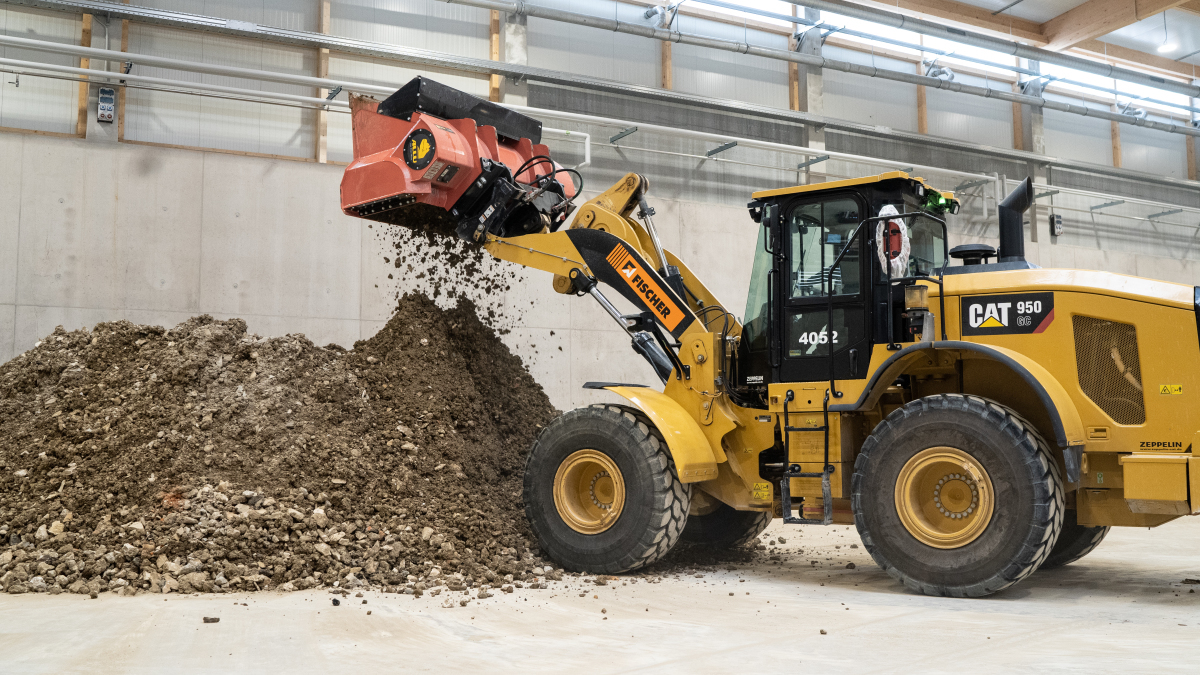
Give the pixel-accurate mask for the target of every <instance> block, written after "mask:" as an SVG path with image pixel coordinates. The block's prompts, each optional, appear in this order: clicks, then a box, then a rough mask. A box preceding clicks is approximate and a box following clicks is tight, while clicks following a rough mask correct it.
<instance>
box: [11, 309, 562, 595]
mask: <svg viewBox="0 0 1200 675" xmlns="http://www.w3.org/2000/svg"><path fill="white" fill-rule="evenodd" d="M422 343H424V344H422ZM556 414H557V413H556V412H555V411H554V409H553V408H552V406H551V405H550V403H549V401H548V400H547V398H546V396H545V394H544V393H543V392H542V390H541V388H540V387H539V386H538V385H537V383H536V382H534V380H533V379H532V377H531V376H530V375H529V373H528V372H527V371H526V370H525V368H524V367H523V366H522V364H521V362H520V360H519V359H518V358H517V357H515V356H514V355H513V354H512V353H510V352H509V350H508V349H507V348H506V347H505V346H504V345H503V343H501V342H500V341H499V339H498V338H497V336H496V333H495V331H494V330H493V329H491V328H489V327H488V326H487V325H485V324H484V323H483V322H482V321H481V320H480V319H479V318H478V316H477V313H476V310H475V308H474V307H473V306H472V305H471V304H470V302H469V301H466V300H460V302H459V305H458V307H457V308H455V309H451V310H444V309H440V308H438V307H437V306H436V305H434V303H433V302H432V301H431V300H429V299H428V298H426V297H423V296H405V297H404V298H403V299H402V300H401V301H400V303H399V306H398V309H397V313H396V315H395V316H394V317H393V318H392V320H391V321H389V322H388V324H387V325H386V326H385V327H384V328H383V329H382V330H380V332H379V333H378V334H377V335H375V336H374V337H372V338H371V339H369V340H366V341H361V342H358V343H356V344H355V345H354V349H353V350H350V351H346V350H344V349H341V348H340V347H337V346H329V347H324V348H322V347H318V346H316V345H313V344H312V343H311V342H310V341H309V340H307V339H306V338H305V337H304V336H302V335H288V336H284V337H278V338H262V337H259V336H256V335H251V334H248V333H247V331H246V324H245V323H244V322H243V321H241V320H238V319H231V320H227V321H217V320H214V319H212V318H211V317H207V316H201V317H196V318H194V319H191V320H189V321H186V322H184V323H182V324H180V325H178V326H176V327H174V328H171V329H169V330H167V329H163V328H160V327H153V326H138V325H134V324H131V323H129V322H125V321H118V322H113V323H103V324H99V325H97V326H96V327H95V329H94V330H91V331H88V330H79V331H71V332H68V331H65V330H63V329H62V328H58V329H56V330H55V331H54V333H53V334H51V335H49V336H47V337H46V338H45V339H44V340H42V341H41V342H40V343H38V345H37V346H36V347H35V348H34V349H32V350H30V351H29V352H26V353H25V354H22V355H21V356H19V357H17V358H16V359H14V360H12V361H10V362H8V363H6V364H4V365H3V366H0V589H3V591H4V592H9V593H23V592H62V591H66V592H71V593H79V594H87V595H91V596H95V595H96V594H98V593H100V592H104V591H116V592H118V593H121V594H133V593H141V592H155V593H191V592H202V593H208V592H213V593H221V592H230V591H255V590H282V591H290V590H299V589H306V588H313V587H320V586H323V587H338V588H348V589H357V588H361V587H371V588H376V589H384V590H390V591H393V592H401V593H406V594H410V595H417V596H419V595H421V594H422V593H423V592H425V591H426V590H428V589H431V588H435V587H442V586H445V587H447V588H456V589H459V588H461V589H463V592H471V591H477V590H478V589H482V588H483V587H484V586H485V585H487V586H491V587H496V586H499V585H500V584H513V583H514V581H515V582H523V583H535V584H536V583H540V581H544V579H545V578H547V577H550V578H554V576H555V575H558V576H559V578H561V574H562V572H561V570H554V569H553V568H550V567H548V566H546V565H545V562H544V561H543V560H541V559H540V558H539V557H538V556H537V548H536V545H535V544H534V542H533V539H532V536H531V533H530V532H529V530H528V525H527V524H526V520H525V516H524V512H523V509H522V505H521V502H520V490H521V469H522V467H523V463H524V452H525V451H526V449H527V448H528V447H529V444H530V443H531V441H532V439H533V437H534V436H535V435H536V433H537V432H538V429H539V428H541V427H542V426H544V425H545V424H546V423H547V422H549V421H550V420H551V419H552V418H553V417H554V416H555V415H556ZM439 466H440V467H442V470H438V469H437V467H439ZM447 467H448V468H449V470H446V469H447ZM539 577H540V578H541V579H540V580H539ZM508 592H511V587H510V588H509V591H508Z"/></svg>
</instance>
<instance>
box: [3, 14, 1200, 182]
mask: <svg viewBox="0 0 1200 675" xmlns="http://www.w3.org/2000/svg"><path fill="white" fill-rule="evenodd" d="M2 1H3V2H6V3H8V4H18V5H27V6H34V7H40V8H44V9H52V10H58V11H64V12H72V13H77V12H80V11H83V12H90V13H100V14H107V15H109V16H111V17H115V18H120V19H129V20H132V21H136V22H138V23H143V24H151V25H159V26H168V27H174V28H185V29H190V30H202V31H205V32H211V33H217V34H223V35H232V36H236V37H241V38H246V39H252V40H261V41H267V42H272V43H276V44H287V45H298V46H303V47H309V48H326V49H330V50H333V51H337V52H341V53H344V54H359V55H364V56H369V57H373V58H383V59H389V60H395V61H400V62H404V63H408V64H415V65H420V66H427V67H433V68H440V69H450V70H454V71H458V72H467V73H477V74H480V75H491V74H496V75H503V76H505V77H510V78H513V79H517V80H531V81H536V82H541V83H544V84H550V85H556V86H561V87H567V88H572V89H585V90H589V91H596V92H604V93H607V94H615V95H619V96H629V97H635V98H638V99H641V100H646V101H657V102H662V103H667V104H671V105H680V106H691V107H695V108H699V109H701V110H709V111H716V112H721V113H725V114H734V115H743V116H745V115H748V116H753V117H757V118H760V119H769V120H775V121H779V122H785V123H790V124H798V125H803V126H816V127H820V128H828V129H831V130H835V131H840V132H845V133H850V134H856V135H860V136H866V137H873V138H884V139H890V140H897V141H901V142H905V143H913V144H917V145H920V146H925V147H938V148H943V149H947V150H953V151H957V152H970V153H973V154H977V155H982V156H986V157H993V158H997V159H1001V160H1005V161H1014V162H1022V163H1030V164H1036V165H1044V166H1053V167H1060V168H1064V169H1070V170H1073V171H1083V172H1087V173H1092V174H1099V175H1106V176H1113V177H1116V178H1124V179H1129V180H1136V181H1141V182H1147V183H1153V184H1158V185H1163V186H1170V187H1182V188H1187V189H1195V187H1196V184H1195V182H1193V181H1186V180H1182V179H1176V178H1169V177H1166V176H1159V175H1155V174H1148V173H1142V172H1136V171H1130V170H1127V169H1121V168H1116V167H1111V166H1104V165H1100V164H1090V163H1087V162H1080V161H1077V160H1071V159H1066V158H1061V157H1053V156H1047V155H1039V154H1036V153H1033V152H1027V151H1022V150H1011V149H1005V148H998V147H994V146H989V145H982V144H979V143H971V142H969V141H961V140H955V139H949V138H940V137H937V136H928V135H923V134H918V133H915V132H907V131H902V130H896V129H891V128H888V127H883V126H879V125H873V124H861V123H858V122H851V121H848V120H842V119H836V118H828V117H822V116H819V115H812V114H809V113H806V112H800V111H795V110H787V109H785V108H777V107H773V106H766V105H759V104H754V103H748V102H746V101H736V100H732V99H723V98H716V97H712V96H700V95H695V94H687V93H681V92H677V91H670V90H665V89H659V88H657V87H647V86H642V85H636V84H631V83H628V82H618V81H615V80H607V79H603V78H598V77H590V76H586V75H577V74H574V73H565V72H562V71H557V70H550V69H546V68H536V67H532V66H524V65H518V64H511V63H505V62H502V61H491V60H488V59H474V58H469V57H465V56H458V55H455V54H446V53H442V52H435V51H431V50H426V49H416V48H413V47H405V46H401V45H395V44H387V43H380V42H370V41H366V40H359V39H355V38H345V37H340V36H336V35H328V34H323V33H314V32H309V31H298V30H290V29H284V28H275V27H272V26H263V25H259V24H255V23H250V22H246V21H235V20H232V19H223V18H216V17H207V16H202V15H197V14H188V13H185V12H178V11H173V10H162V9H150V8H146V7H139V6H136V5H125V4H121V5H117V4H114V3H109V2H99V1H97V0H2ZM5 39H11V38H7V37H6V36H0V41H3V40H5ZM34 42H39V43H41V44H42V46H39V47H37V48H38V49H41V50H43V51H52V52H59V53H71V52H65V51H63V49H64V48H69V47H71V45H63V44H60V43H51V42H41V41H34ZM129 56H130V54H129V53H121V56H120V57H119V58H122V59H125V58H127V57H129Z"/></svg>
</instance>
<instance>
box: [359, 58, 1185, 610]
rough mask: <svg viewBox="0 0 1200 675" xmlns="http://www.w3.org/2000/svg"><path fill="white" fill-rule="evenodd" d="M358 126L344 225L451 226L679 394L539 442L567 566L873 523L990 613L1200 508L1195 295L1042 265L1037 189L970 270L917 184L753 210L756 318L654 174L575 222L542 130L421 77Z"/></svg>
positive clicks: (865, 182)
mask: <svg viewBox="0 0 1200 675" xmlns="http://www.w3.org/2000/svg"><path fill="white" fill-rule="evenodd" d="M353 127H354V161H353V163H351V164H350V165H349V166H348V167H347V168H346V171H345V176H344V178H343V182H342V207H343V209H344V210H345V212H346V213H348V214H351V215H355V216H359V217H363V218H368V219H372V220H376V221H381V222H385V223H399V224H412V223H413V222H414V220H413V214H414V213H417V214H419V213H420V212H419V211H414V209H420V208H424V209H436V210H437V211H436V212H437V214H439V215H440V216H441V217H442V218H443V219H445V220H448V221H449V222H450V229H453V230H455V231H456V232H457V234H458V235H459V236H461V237H462V238H463V239H466V240H467V241H470V242H473V243H475V244H477V245H480V246H482V247H483V248H485V249H486V250H487V251H488V252H489V253H491V254H492V255H494V256H495V257H497V258H500V259H503V260H508V261H512V262H515V263H518V264H521V265H526V266H529V267H533V268H537V269H540V270H545V271H547V272H551V273H552V274H553V275H554V277H553V286H554V289H555V290H556V291H558V292H560V293H566V294H574V295H579V296H585V295H586V296H590V297H591V298H592V299H593V300H594V301H596V302H598V303H599V304H600V306H601V307H602V308H603V309H604V310H605V311H606V312H607V313H608V314H610V315H611V316H612V318H613V320H614V321H616V322H617V324H618V325H620V326H621V327H622V328H623V329H624V330H625V331H626V332H627V333H628V335H629V338H630V340H631V343H632V348H633V350H634V351H635V352H636V353H638V354H640V355H641V356H642V357H643V358H645V359H646V360H647V361H648V362H649V363H650V365H651V366H652V367H653V369H654V370H655V372H657V374H658V376H659V378H660V380H661V385H662V386H661V387H659V386H655V387H650V386H645V385H644V384H640V383H637V384H621V383H612V382H591V383H587V384H584V385H583V386H585V387H593V388H602V389H606V390H608V391H610V392H612V393H613V394H615V395H616V396H617V397H619V398H621V399H623V401H624V402H623V403H622V404H620V405H602V406H594V407H589V408H583V409H579V410H574V411H571V412H568V413H566V414H564V415H562V416H561V417H559V418H558V419H556V420H555V421H554V422H553V423H552V424H550V425H549V426H547V427H546V428H545V429H544V430H543V431H542V433H541V434H540V435H539V436H538V438H537V440H536V441H535V443H534V444H533V446H532V448H530V451H529V457H528V462H527V465H526V473H525V483H524V485H525V491H524V499H525V504H526V509H527V513H528V516H529V520H530V522H531V524H532V527H533V530H534V532H535V533H536V535H537V537H538V540H539V543H540V545H541V547H542V549H543V550H544V551H545V553H546V554H547V555H548V556H549V557H551V558H552V559H554V560H555V561H557V562H558V563H559V564H561V565H562V566H563V567H565V568H568V569H572V570H581V571H588V572H594V573H618V572H624V571H628V570H633V569H637V568H638V567H641V566H643V565H646V564H648V563H651V562H654V561H655V560H658V559H659V558H660V557H662V556H663V555H664V554H665V553H667V551H669V550H670V549H671V548H672V547H673V546H675V545H676V544H677V543H679V542H680V541H684V542H688V543H691V544H695V545H704V546H712V547H729V546H736V545H739V544H742V543H745V542H747V541H749V540H750V539H752V538H754V537H756V536H757V535H758V534H759V533H761V532H762V530H763V529H764V528H765V527H766V526H767V525H768V523H769V522H770V521H771V519H772V518H782V519H783V520H784V522H785V523H795V524H826V525H828V524H830V523H851V522H852V523H853V524H854V525H855V526H856V527H857V529H858V532H859V534H860V535H861V537H862V541H863V543H864V545H865V546H866V549H867V550H868V551H869V552H870V554H871V556H872V557H873V558H874V560H875V561H876V562H877V563H878V564H879V566H880V567H882V568H883V569H884V570H886V571H887V572H888V573H889V574H890V575H892V576H893V577H895V578H896V579H897V580H899V581H901V582H903V583H904V584H905V585H906V586H908V587H909V588H912V589H914V590H918V591H921V592H924V593H928V594H932V595H950V596H983V595H987V594H990V593H994V592H996V591H999V590H1001V589H1003V588H1006V587H1008V586H1010V585H1012V584H1014V583H1016V582H1017V581H1020V580H1021V579H1022V578H1024V577H1026V576H1028V575H1029V574H1031V573H1033V572H1034V571H1035V570H1037V569H1038V568H1039V567H1049V566H1059V565H1065V564H1067V563H1070V562H1072V561H1075V560H1078V559H1079V558H1080V557H1082V556H1084V555H1086V554H1087V553H1088V552H1090V551H1091V550H1093V549H1094V548H1095V547H1096V546H1097V545H1098V544H1099V543H1100V542H1101V540H1102V539H1103V538H1104V536H1105V534H1106V533H1107V532H1108V530H1109V528H1110V527H1112V526H1138V527H1154V526H1157V525H1161V524H1163V523H1165V522H1167V521H1169V520H1173V519H1175V518H1178V517H1180V516H1184V515H1189V514H1192V513H1194V512H1197V511H1200V456H1197V454H1196V451H1195V443H1196V441H1197V440H1198V439H1200V405H1198V401H1197V399H1198V398H1200V340H1198V335H1197V320H1198V314H1197V310H1198V308H1200V291H1198V290H1197V289H1195V288H1193V287H1191V286H1183V285H1180V284H1173V283H1165V282H1161V281H1152V280H1148V279H1140V278H1134V277H1128V276H1121V275H1117V274H1110V273H1106V272H1095V271H1082V270H1061V269H1040V268H1038V267H1037V266H1035V265H1032V264H1030V263H1028V262H1026V260H1025V258H1024V243H1023V241H1024V239H1023V223H1022V213H1023V212H1024V211H1025V210H1026V208H1027V207H1028V206H1029V204H1030V201H1031V199H1032V192H1031V189H1032V188H1031V183H1030V182H1029V181H1028V180H1026V181H1025V182H1024V183H1023V184H1022V185H1021V186H1020V187H1018V188H1017V189H1016V190H1015V191H1014V192H1013V193H1012V194H1010V195H1009V196H1008V197H1007V198H1006V199H1005V200H1004V201H1003V203H1002V204H1001V205H1000V208H999V219H1000V223H999V226H1000V246H999V251H998V253H997V251H995V250H993V249H992V248H991V247H989V246H983V245H965V246H959V247H956V248H955V249H954V250H948V249H947V233H946V224H945V222H944V217H945V215H946V214H947V213H948V212H949V213H953V212H954V211H956V210H957V208H958V202H957V201H956V200H955V199H954V197H953V195H952V194H949V193H945V192H939V191H937V190H934V189H932V188H931V187H930V186H929V185H928V184H927V183H926V182H925V181H923V180H922V179H920V178H914V177H910V176H909V175H907V174H906V173H903V172H898V171H897V172H891V173H885V174H882V175H878V176H871V177H866V178H859V179H854V180H842V181H836V182H828V183H820V184H815V185H802V186H797V187H787V188H782V189H773V190H764V191H761V192H756V193H754V194H753V195H752V199H751V201H750V202H749V215H750V218H749V219H748V220H747V223H746V230H745V236H746V237H756V238H757V240H758V245H757V249H756V253H755V258H754V266H753V274H752V278H751V281H750V288H749V293H748V301H747V304H746V307H745V309H744V314H743V317H742V319H740V320H739V319H738V317H736V316H735V313H736V311H737V310H734V309H733V308H732V307H731V306H729V305H726V304H724V303H723V302H721V301H720V300H719V299H718V298H716V297H714V296H713V294H712V293H711V292H710V291H709V289H708V287H706V286H705V284H704V283H703V282H702V281H701V279H700V277H699V276H698V275H697V273H696V271H695V270H692V269H690V268H689V267H688V266H687V264H685V263H684V261H682V260H680V259H679V258H678V257H676V256H675V254H673V253H672V252H671V251H668V250H665V249H664V248H663V247H662V245H661V244H660V242H659V240H658V237H657V235H656V233H655V229H654V225H653V221H652V215H653V209H652V208H650V207H649V206H648V205H647V203H646V192H647V189H648V185H647V182H646V180H645V178H643V177H641V176H639V175H636V174H629V175H627V176H625V177H624V178H623V179H622V180H620V181H619V182H618V183H617V184H615V185H613V186H612V187H611V188H609V189H608V190H607V191H605V192H604V193H603V194H600V195H599V196H598V197H596V198H594V199H591V200H588V201H587V202H586V203H584V204H582V205H580V206H579V207H578V209H577V212H575V211H576V207H575V204H574V199H575V196H576V194H577V192H578V188H577V186H576V184H575V180H572V177H573V175H572V172H571V170H569V169H563V168H561V167H560V166H559V165H557V164H555V163H554V162H553V161H552V160H551V159H550V158H549V156H548V151H547V148H546V147H545V146H544V145H539V144H538V142H539V140H540V133H541V127H540V123H538V122H537V121H535V120H532V119H530V118H528V117H525V116H522V115H519V114H517V113H515V112H513V111H510V110H507V109H505V108H502V107H500V106H498V105H496V104H492V103H488V102H484V101H480V100H479V99H476V98H473V97H470V96H468V95H466V94H463V93H461V92H458V91H455V90H453V89H449V88H447V87H443V86H441V85H438V84H437V83H435V82H430V81H428V80H424V79H420V78H418V79H417V80H414V81H413V82H411V83H409V84H408V85H406V86H405V87H404V88H402V89H401V90H399V91H398V92H396V94H394V95H393V96H391V97H389V98H388V99H387V100H385V101H383V102H380V103H377V102H374V101H370V100H366V99H358V100H356V101H355V103H354V112H353ZM574 178H575V179H576V180H577V179H578V175H577V174H574ZM573 212H574V218H573V219H571V218H570V215H571V214H572V213H573ZM426 213H428V211H426ZM635 214H636V215H635ZM568 222H569V226H568ZM711 245H712V246H721V242H720V241H713V242H711ZM952 258H953V259H956V261H955V262H951V259H952ZM602 289H603V290H602ZM608 293H616V294H617V295H620V296H622V297H623V298H625V300H627V301H628V302H629V303H631V304H632V305H633V306H634V307H636V311H635V312H633V313H628V314H623V313H621V312H620V311H619V310H618V309H617V308H615V307H614V305H613V304H612V303H611V302H610V301H609V300H608V298H607V296H606V294H608Z"/></svg>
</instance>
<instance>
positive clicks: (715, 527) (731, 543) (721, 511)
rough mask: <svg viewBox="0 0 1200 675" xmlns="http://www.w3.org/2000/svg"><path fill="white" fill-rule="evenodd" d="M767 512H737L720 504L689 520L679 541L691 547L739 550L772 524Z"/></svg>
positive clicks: (726, 505)
mask: <svg viewBox="0 0 1200 675" xmlns="http://www.w3.org/2000/svg"><path fill="white" fill-rule="evenodd" d="M772 517H773V516H772V514H771V512H770V511H767V512H760V511H738V510H737V509H735V508H733V507H732V506H730V505H728V504H721V505H720V506H719V507H717V510H716V511H713V512H712V513H706V514H704V515H699V516H698V515H696V514H692V515H690V516H688V521H687V526H686V527H684V528H683V536H682V540H683V543H685V544H690V545H692V546H704V547H706V548H714V549H728V548H740V547H742V546H745V545H746V544H749V543H750V542H752V541H754V540H755V539H756V538H758V535H760V534H762V533H763V530H765V529H767V526H768V525H770V524H771V518H772Z"/></svg>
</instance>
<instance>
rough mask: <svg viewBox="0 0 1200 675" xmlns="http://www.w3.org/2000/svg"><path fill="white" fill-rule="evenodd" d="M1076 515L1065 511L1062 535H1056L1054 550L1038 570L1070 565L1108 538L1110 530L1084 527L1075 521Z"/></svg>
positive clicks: (1102, 527) (1109, 528) (1073, 511)
mask: <svg viewBox="0 0 1200 675" xmlns="http://www.w3.org/2000/svg"><path fill="white" fill-rule="evenodd" d="M1076 515H1077V512H1076V511H1075V510H1071V511H1067V513H1066V515H1065V516H1064V517H1063V528H1062V533H1060V534H1059V535H1058V541H1057V542H1055V544H1054V548H1053V549H1051V550H1050V555H1049V556H1047V557H1046V562H1044V563H1042V566H1041V568H1040V569H1044V570H1048V569H1054V568H1055V567H1062V566H1063V565H1070V564H1071V563H1073V562H1075V561H1076V560H1079V559H1080V558H1082V557H1083V556H1085V555H1087V554H1089V553H1091V552H1092V551H1095V550H1096V547H1097V546H1099V545H1100V542H1102V541H1104V537H1106V536H1108V531H1109V530H1111V529H1112V528H1111V527H1107V526H1103V525H1102V526H1099V527H1084V526H1082V525H1080V524H1079V523H1078V522H1077V521H1076Z"/></svg>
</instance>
